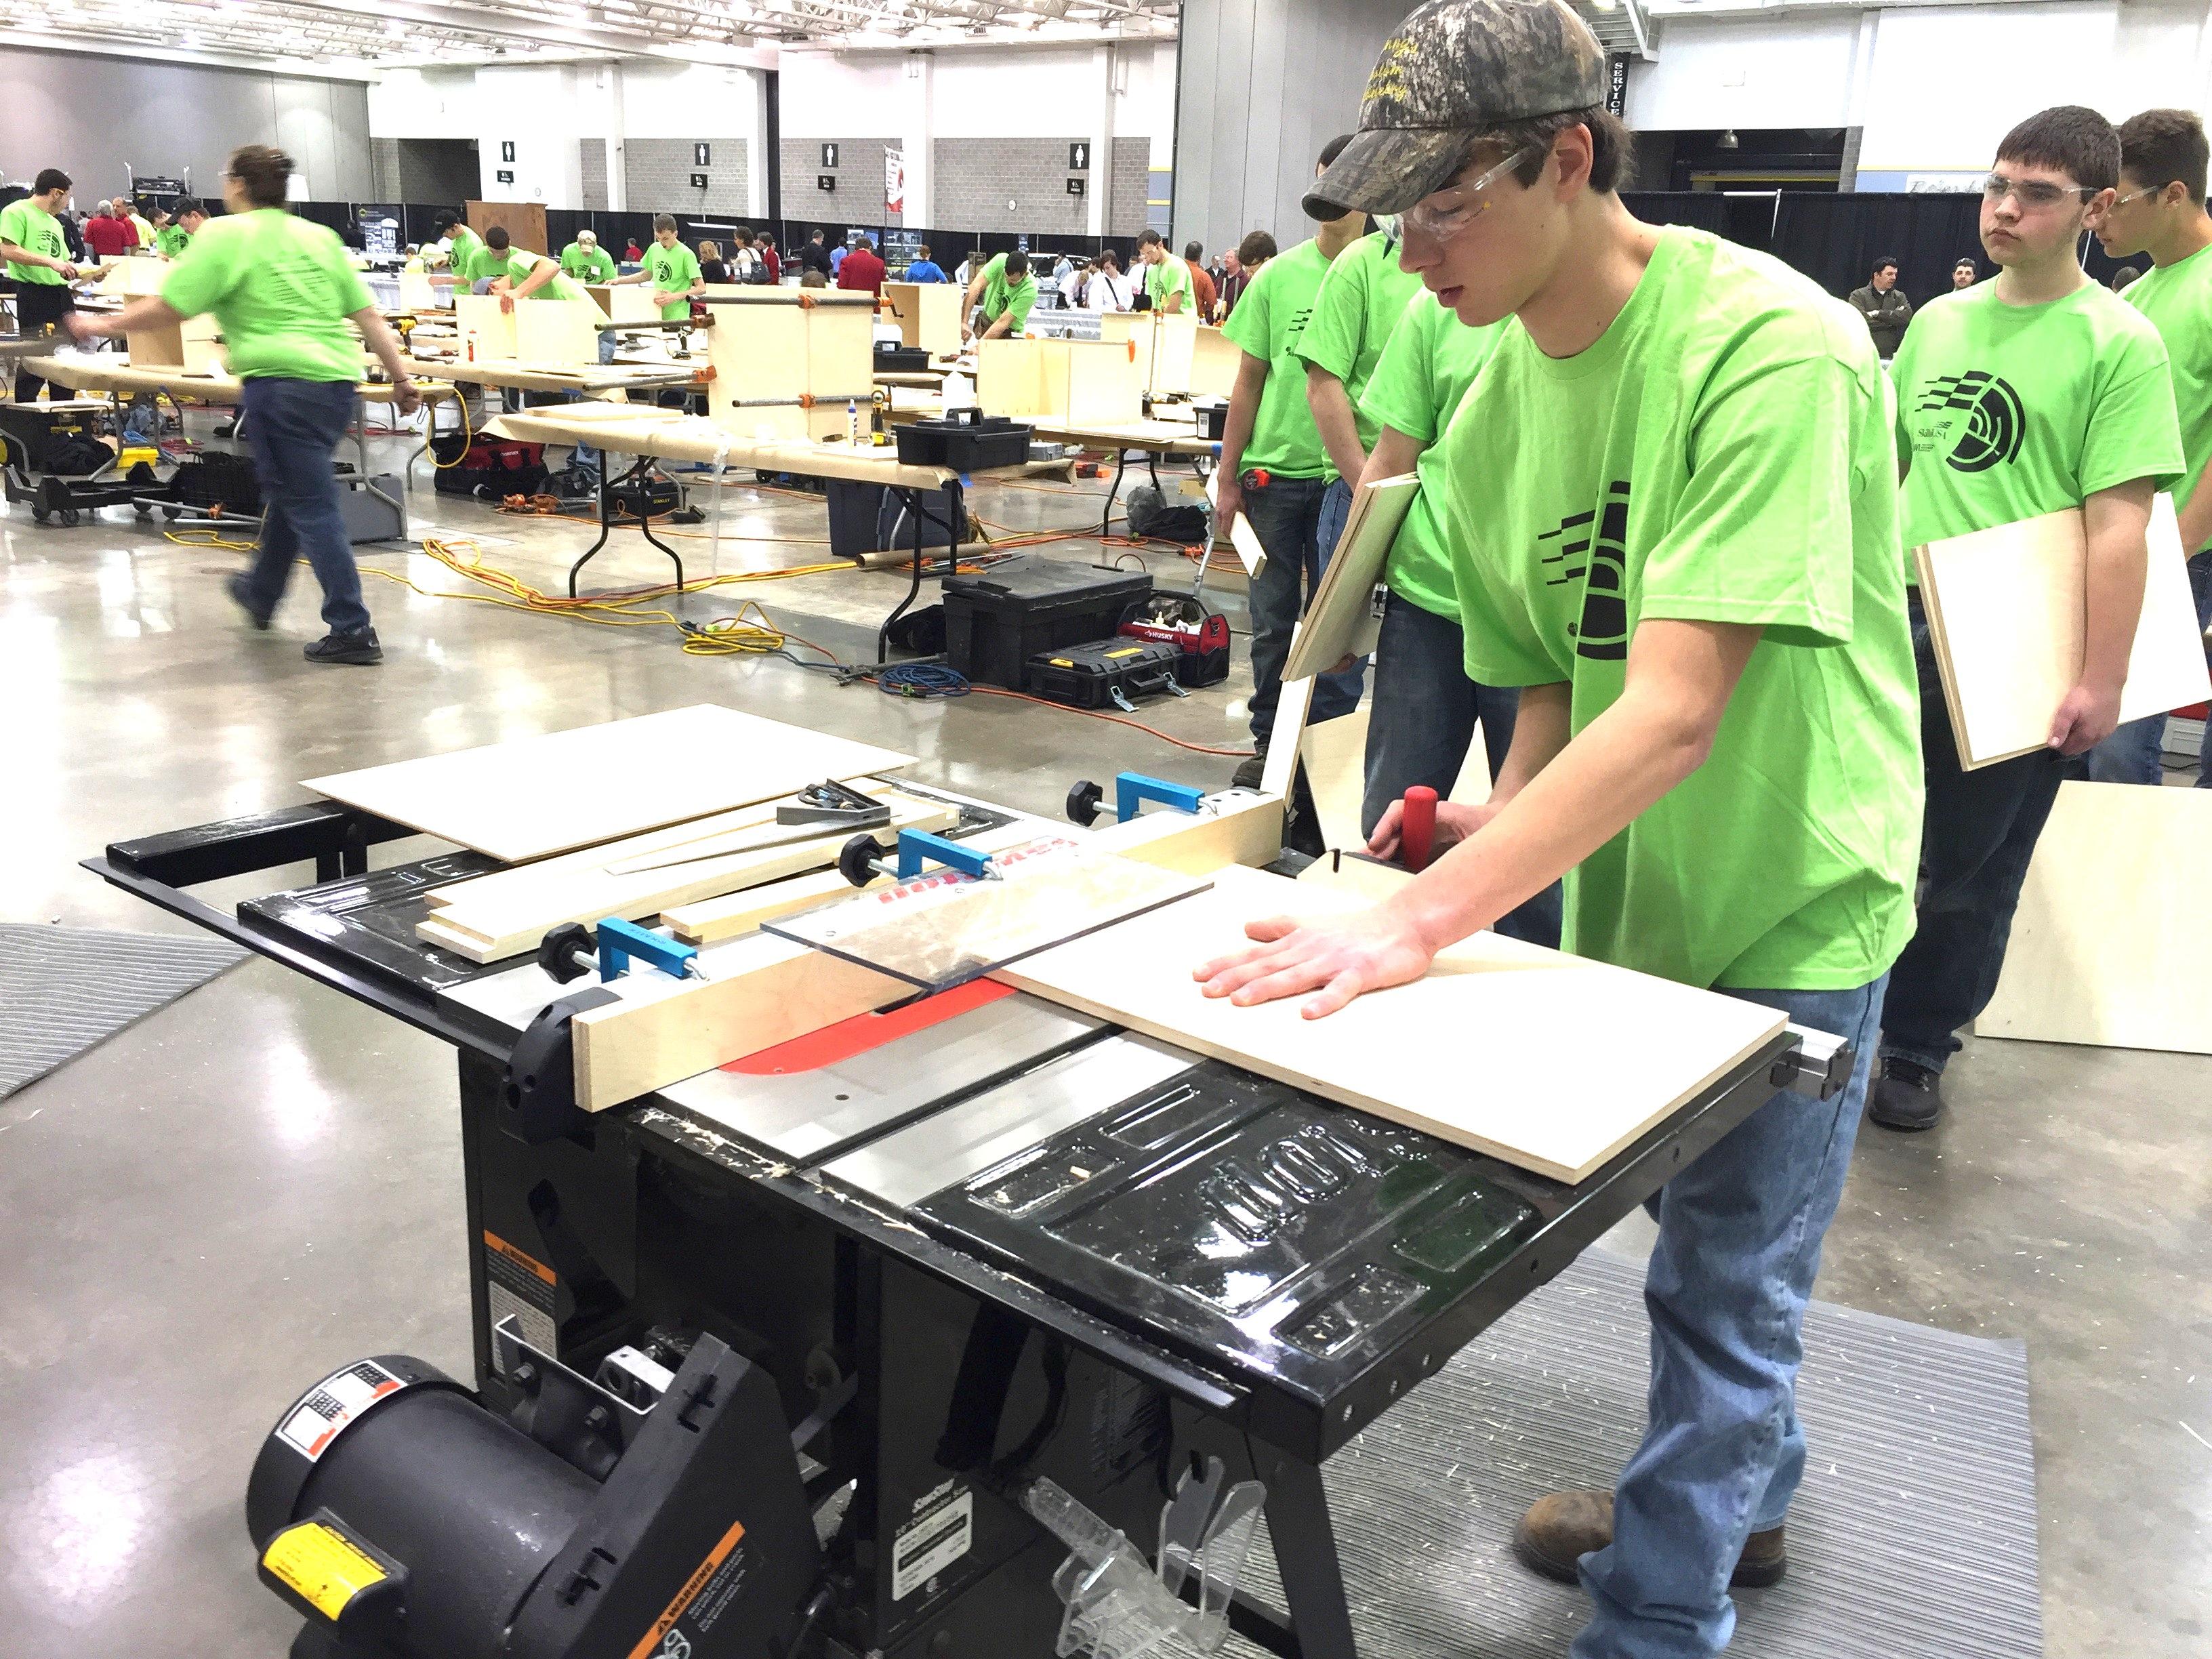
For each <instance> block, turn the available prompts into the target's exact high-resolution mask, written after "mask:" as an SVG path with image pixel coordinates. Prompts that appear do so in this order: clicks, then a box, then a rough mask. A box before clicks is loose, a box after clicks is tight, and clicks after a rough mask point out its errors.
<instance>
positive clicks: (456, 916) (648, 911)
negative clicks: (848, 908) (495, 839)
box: [416, 789, 960, 962]
mask: <svg viewBox="0 0 2212 1659" xmlns="http://www.w3.org/2000/svg"><path fill="white" fill-rule="evenodd" d="M872 793H875V794H876V796H877V798H878V799H881V800H884V801H886V802H887V803H888V804H889V805H890V808H891V821H890V824H889V825H888V826H887V828H888V829H894V830H896V829H949V828H950V827H951V825H952V824H953V823H954V822H955V821H956V820H957V818H958V817H959V816H960V815H959V811H958V809H957V808H955V807H951V806H948V805H945V804H943V803H941V802H939V801H929V800H919V799H914V798H912V797H910V796H906V795H901V794H897V793H893V792H890V791H887V790H883V789H877V790H875V791H873V792H872ZM747 820H749V822H747ZM698 823H699V824H700V825H708V824H711V825H712V826H714V828H713V831H712V833H711V834H710V835H708V836H705V837H702V840H701V843H700V844H702V845H708V846H711V845H712V844H713V843H714V842H716V841H718V840H720V838H722V837H723V836H725V835H726V834H727V832H728V831H729V830H731V829H749V830H758V829H769V828H770V827H771V826H773V825H774V823H775V803H774V802H766V803H763V804H762V805H757V806H752V807H747V808H744V809H741V810H740V811H738V812H731V813H718V814H716V815H715V816H714V817H712V818H706V819H701V820H699V821H698ZM684 827H685V828H687V829H688V828H692V827H694V826H691V825H686V826H684ZM849 839H851V834H850V832H849V831H848V830H844V829H830V830H827V831H824V832H823V833H822V834H820V835H817V836H807V837H805V838H803V839H799V840H793V841H781V840H779V841H777V842H775V843H774V844H773V845H769V846H760V847H753V848H746V849H744V850H742V851H738V852H732V853H726V854H717V855H714V856H710V857H706V858H702V859H697V860H686V861H685V862H684V863H681V864H659V865H656V867H654V868H652V869H648V870H634V871H626V870H624V869H623V868H622V867H621V866H624V865H625V864H628V863H629V862H631V861H633V860H635V859H636V858H637V857H638V856H639V854H640V853H641V850H642V851H648V852H655V853H658V854H659V855H660V856H662V857H666V856H670V855H672V854H681V853H682V852H683V851H684V846H683V845H681V844H678V845H674V846H668V845H664V846H662V847H660V848H644V849H641V845H640V843H639V842H637V841H635V840H629V841H622V842H614V843H612V844H611V846H610V847H608V848H605V849H602V850H603V851H604V853H605V854H606V856H605V860H604V861H594V862H586V864H583V865H581V866H579V865H577V864H576V863H575V862H574V857H573V856H572V858H571V859H570V860H548V861H547V863H546V864H533V865H526V866H522V867H521V868H520V869H516V870H508V871H503V872H500V873H498V874H495V875H489V876H479V877H477V878H476V879H475V880H473V881H466V882H457V883H455V884H453V885H452V886H451V887H445V888H441V889H439V890H437V892H435V894H433V895H432V902H433V905H434V908H433V909H432V911H431V914H430V915H429V916H428V919H426V920H425V921H422V922H421V923H419V924H417V926H416V933H417V934H418V935H420V936H421V937H422V938H423V939H428V941H430V942H431V943H432V944H434V945H441V946H443V947H444V948H445V949H447V950H450V951H457V952H458V953H459V954H460V955H462V956H465V957H468V958H469V959H470V960H471V962H501V961H504V960H505V959H506V958H507V957H511V956H516V955H519V954H520V953H521V952H523V951H531V950H534V949H536V948H537V945H538V940H540V939H543V938H544V936H545V934H546V932H547V930H549V929H550V928H554V927H559V926H560V925H561V924H562V922H564V921H585V922H591V921H600V920H602V919H604V918H605V917H607V916H623V917H626V918H629V919H631V920H635V919H636V918H638V917H640V916H649V915H656V914H658V913H659V912H661V911H663V910H665V909H666V908H668V907H669V906H671V905H680V904H689V903H690V902H693V901H695V900H698V899H705V898H713V897H715V896H719V895H720V894H723V893H732V892H736V891H738V890H741V889H744V888H750V887H757V886H760V885H762V884H764V883H767V882H772V881H781V880H782V879H783V878H785V877H787V876H794V875H798V874H799V873H801V872H805V871H809V870H819V869H821V868H822V867H823V866H825V865H829V864H830V863H833V862H834V861H835V860H836V857H837V854H838V851H839V849H841V848H842V847H843V846H844V844H845V842H847V841H848V840H849ZM585 856H586V858H587V859H589V858H592V857H593V856H595V855H585ZM549 866H559V867H558V868H553V867H549ZM441 900H442V901H443V902H442V903H441V902H439V901H441Z"/></svg>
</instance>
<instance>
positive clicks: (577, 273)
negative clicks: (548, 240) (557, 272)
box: [561, 230, 615, 283]
mask: <svg viewBox="0 0 2212 1659" xmlns="http://www.w3.org/2000/svg"><path fill="white" fill-rule="evenodd" d="M561 271H562V275H563V276H573V277H574V278H575V279H576V280H577V281H578V282H580V283H611V282H612V281H614V279H615V262H614V260H613V259H612V258H610V257H609V256H608V253H607V251H606V249H605V248H603V247H601V246H599V233H598V232H597V231H592V230H580V231H578V232H577V233H576V240H574V241H573V242H571V243H569V244H568V246H566V247H564V248H562V250H561Z"/></svg>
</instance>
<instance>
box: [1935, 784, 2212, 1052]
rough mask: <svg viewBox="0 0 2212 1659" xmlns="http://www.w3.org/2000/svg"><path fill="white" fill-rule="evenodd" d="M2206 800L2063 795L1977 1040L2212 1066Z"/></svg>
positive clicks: (2154, 791)
mask: <svg viewBox="0 0 2212 1659" xmlns="http://www.w3.org/2000/svg"><path fill="white" fill-rule="evenodd" d="M2208 852H2212V790H2207V789H2166V788H2148V787H2142V786H2141V785H2136V784H2122V783H2064V784H2061V785H2060V786H2059V787H2058V799H2057V804H2056V805H2053V806H2052V808H2051V819H2050V822H2049V823H2046V824H2045V826H2044V829H2043V837H2042V839H2041V840H2040V841H2039V842H2036V844H2035V857H2034V860H2033V862H2032V863H2030V864H2029V866H2028V867H2027V883H2026V884H2024V885H2023V886H2022V887H2021V895H2020V908H2019V910H2018V912H2017V913H2015V916H2014V918H2013V925H2012V943H2011V945H2010V947H2009V948H2008V950H2007V951H2006V952H2005V963H2004V973H2003V975H2002V977H2000V978H1999V979H1998V981H1997V988H1996V995H1995V996H1994V997H1992V998H1991V999H1990V1006H1988V1007H1987V1008H1986V1009H1984V1011H1983V1012H1982V1016H1981V1018H1979V1019H1978V1020H1977V1021H1976V1022H1975V1024H1974V1034H1975V1035H1976V1036H1988V1037H2017V1038H2021V1039H2024V1040H2026V1041H2028V1042H2081V1043H2089V1044H2093V1045H2096V1046H2098V1047H2101V1048H2164V1049H2170V1050H2173V1051H2176V1052H2179V1053H2182V1054H2212V880H2208V879H2207V878H2206V868H2205V860H2206V854H2207V853H2208Z"/></svg>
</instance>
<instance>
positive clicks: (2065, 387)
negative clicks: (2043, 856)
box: [1869, 106, 2183, 1129]
mask: <svg viewBox="0 0 2212 1659" xmlns="http://www.w3.org/2000/svg"><path fill="white" fill-rule="evenodd" d="M2119 174H2120V141H2119V137H2118V135H2117V134H2116V133H2115V132H2114V131H2112V125H2111V123H2109V122H2107V121H2106V119H2105V118H2104V117H2103V116H2101V115H2100V114H2098V113H2097V112H2095V111H2094V110H2091V109H2084V108H2081V107H2079V106H2062V107H2059V108H2057V109H2048V110H2045V111H2044V112H2042V113H2041V114H2039V115H2034V116H2031V117H2030V118H2028V119H2027V120H2025V121H2023V122H2021V124H2020V125H2018V126H2016V127H2015V128H2014V129H2013V130H2012V131H2011V132H2010V133H2008V134H2007V135H2006V137H2005V139H2004V142H2003V143H2002V144H2000V145H1999V146H1998V148H1997V159H1996V169H1995V170H1994V171H1993V172H1992V173H1990V176H1989V179H1988V181H1987V184H1986V186H1985V188H1984V191H1983V193H1982V219H1981V228H1982V246H1984V248H1986V249H1987V250H1988V251H1989V255H1990V258H1991V259H1993V260H1995V261H1996V266H1997V274H1996V280H1995V281H1993V282H1988V283H1978V284H1976V285H1975V286H1974V287H1972V288H1971V289H1967V290H1966V291H1965V292H1964V293H1960V294H1948V295H1943V296H1942V297H1941V298H1939V299H1936V300H1933V301H1929V304H1928V305H1927V306H1926V307H1924V308H1923V310H1922V311H1921V313H1920V314H1919V315H1918V316H1917V317H1915V318H1914V319H1912V324H1911V327H1909V328H1907V329H1906V330H1905V343H1904V344H1903V345H1902V346H1900V347H1899V349H1898V353H1897V356H1896V358H1895V360H1894V361H1893V362H1892V363H1891V365H1890V380H1891V382H1892V384H1893V386H1895V387H1896V388H1897V448H1898V460H1899V465H1901V466H1903V467H1904V468H1905V484H1904V488H1903V490H1902V491H1901V492H1900V505H1901V507H1902V510H1903V513H1904V519H1905V526H1904V527H1905V538H1904V545H1905V547H1906V548H1908V549H1910V548H1912V547H1916V546H1918V545H1919V544H1922V543H1923V542H1930V541H1935V540H1936V539H1938V538H1942V537H1948V536H1962V535H1965V534H1966V533H1967V532H1971V531H1976V530H1986V529H1990V528H1992V527H1994V526H1997V525H2002V524H2010V523H2013V522H2015V521H2016V520H2021V519H2031V518H2035V517H2038V516H2039V515H2041V514H2043V513H2057V512H2060V511H2063V510H2064V509H2066V508H2069V507H2079V508H2080V509H2081V514H2082V519H2083V521H2084V524H2085V526H2086V527H2087V532H2088V574H2087V599H2088V614H2087V629H2086V635H2087V637H2086V641H2085V648H2084V651H2083V660H2082V666H2081V680H2080V682H2079V683H2078V684H2076V685H2075V687H2074V689H2073V690H2071V691H2069V692H2068V693H2067V695H2066V698H2065V701H2064V702H2062V703H2061V704H2060V705H2059V708H2058V713H2057V716H2056V717H2055V718H2054V719H2053V720H2052V721H2051V732H2050V736H2049V738H2048V740H2047V744H2046V746H2045V748H2043V749H2040V750H2037V751H2036V752H2035V753H2033V754H2030V755H2021V756H2017V757H2015V758H2014V759H2011V760H2008V761H2001V762H1999V763H1996V765H1994V766H1984V767H1980V768H1978V769H1975V770H1973V771H1971V772H1969V771H1966V770H1964V769H1961V768H1960V764H1959V757H1958V751H1957V750H1956V748H1955V747H1954V744H1953V740H1952V734H1951V721H1950V717H1949V715H1948V713H1947V712H1946V709H1945V704H1944V700H1943V688H1942V680H1941V678H1939V677H1938V674H1937V672H1936V659H1935V653H1934V651H1933V649H1932V648H1931V647H1930V644H1929V637H1928V630H1927V627H1926V623H1925V622H1924V620H1923V617H1922V615H1921V612H1920V608H1919V603H1918V601H1919V594H1918V592H1917V590H1916V592H1914V594H1913V599H1914V609H1913V632H1914V641H1915V646H1916V648H1917V653H1918V659H1919V675H1920V698H1921V721H1920V740H1921V746H1922V748H1923V750H1924V751H1925V753H1926V756H1927V784H1928V816H1927V822H1926V825H1925V827H1924V829H1923V834H1922V843H1921V854H1920V861H1921V867H1922V870H1923V873H1924V875H1925V878H1926V879H1925V881H1924V883H1923V885H1922V889H1921V894H1920V906H1919V930H1918V932H1917V933H1916V934H1915V935H1914V937H1913V940H1912V943H1911V945H1908V946H1907V947H1906V948H1905V953H1904V955H1903V956H1901V957H1899V958H1898V963H1897V968H1896V970H1895V971H1894V972H1893V974H1892V975H1890V981H1889V994H1888V1000H1887V1002H1886V1003H1885V1004H1884V1006H1883V1008H1882V1016H1881V1024H1882V1034H1881V1059H1882V1075H1881V1080H1880V1081H1879V1082H1877V1083H1876V1084H1875V1090H1874V1100H1873V1103H1872V1105H1871V1106H1870V1107H1869V1116H1871V1117H1872V1118H1873V1119H1874V1121H1875V1122H1877V1123H1880V1124H1882V1125H1884V1126H1885V1127H1889V1128H1893V1129H1925V1128H1929V1127H1932V1126H1933V1125H1934V1124H1935V1123H1936V1121H1937V1120H1938V1119H1939V1118H1940V1117H1941V1115H1942V1108H1943V1099H1942V1091H1941V1088H1940V1086H1939V1085H1940V1082H1941V1079H1942V1074H1943V1068H1944V1066H1945V1065H1946V1064H1947V1063H1948V1061H1949V1060H1950V1058H1951V1056H1952V1055H1953V1054H1955V1053H1957V1052H1958V1049H1959V1046H1960V1045H1959V1039H1958V1037H1957V1036H1956V1033H1957V1032H1959V1031H1960V1030H1964V1029H1965V1028H1966V1027H1967V1026H1968V1025H1971V1024H1972V1023H1973V1020H1974V1017H1975V1016H1976V1015H1977V1014H1978V1013H1980V1012H1981V1011H1982V1009H1983V1007H1984V1006H1986V1005H1987V1003H1988V1002H1989V1000H1990V994H1992V993H1993V992H1994V991H1995V990H1996V983H1997V974H1998V971H1999V970H2000V969H2002V967H2003V965H2004V955H2005V945H2006V942H2007V940H2008V939H2009V937H2010V935H2011V933H2012V917H2013V910H2014V908H2015V906H2016V905H2017V904H2018V903H2019V902H2020V889H2021V881H2022V880H2023V879H2025V878H2026V877H2027V865H2028V860H2029V858H2030V857H2031V856H2032V855H2033V853H2034V851H2035V843H2036V840H2037V838H2038V837H2039V836H2041V835H2042V833H2043V824H2044V820H2045V818H2046V817H2049V815H2050V812H2051V803H2052V802H2053V801H2054V800H2056V799H2057V794H2058V785H2059V781H2060V780H2061V779H2062V778H2063V777H2064V776H2065V775H2067V774H2068V773H2069V772H2070V771H2073V770H2075V768H2074V767H2072V766H2070V765H2069V759H2070V757H2074V756H2076V755H2081V754H2083V753H2085V752H2086V751H2087V750H2089V749H2090V748H2092V747H2093V745H2095V744H2098V743H2100V742H2102V741H2103V740H2104V739H2105V738H2108V737H2110V736H2111V735H2112V731H2113V727H2114V724H2115V722H2116V721H2117V720H2118V714H2119V706H2120V688H2121V684H2122V683H2123V682H2124V680H2125V679H2126V678H2127V670H2128V653H2129V651H2130V647H2132V646H2133V644H2134V641H2135V632H2136V620H2137V618H2138V617H2139V616H2140V614H2141V612H2142V594H2143V573H2144V568H2145V562H2146V559H2147V556H2148V555H2147V551H2146V548H2145V544H2144V531H2145V528H2146V526H2148V524H2149V521H2150V508H2151V496H2152V494H2153V492H2154V491H2155V490H2158V489H2162V488H2164V487H2165V486H2166V484H2167V483H2170V482H2172V480H2173V479H2174V478H2175V477H2178V476H2179V474H2180V473H2181V471H2182V466H2183V451H2182V447H2181V433H2180V428H2179V425H2178V424H2177V422H2176V421H2175V418H2174V406H2173V377H2172V374H2171V373H2170V372H2169V370H2168V368H2167V364H2166V347H2165V345H2164V344H2163V343H2161V342H2160V339H2159V336H2158V331H2157V330H2156V329H2155V328H2154V327H2153V326H2152V325H2151V324H2150V323H2149V321H2148V319H2145V318H2144V316H2143V315H2142V313H2141V312H2139V311H2137V310H2136V308H2135V307H2133V306H2131V305H2130V304H2129V303H2128V302H2127V301H2125V300H2124V299H2122V298H2121V297H2120V296H2119V295H2117V294H2114V293H2113V292H2112V290H2111V289H2107V288H2106V287H2105V285H2104V284H2103V283H2098V282H2094V281H2093V280H2092V279H2091V278H2090V276H2089V274H2088V272H2087V271H2085V270H2082V269H2081V258H2080V257H2079V255H2078V253H2077V252H2076V251H2075V250H2076V245H2077V244H2078V242H2079V241H2080V239H2081V233H2082V231H2083V230H2084V229H2086V228H2090V227H2093V226H2094V225H2095V224H2097V223H2098V222H2099V221H2100V219H2101V218H2102V217H2103V216H2104V214H2105V212H2106V210H2107V209H2108V208H2109V207H2110V205H2111V204H2112V199H2113V197H2114V196H2115V195H2116V193H2117V191H2116V190H2115V186H2116V185H2118V182H2119Z"/></svg>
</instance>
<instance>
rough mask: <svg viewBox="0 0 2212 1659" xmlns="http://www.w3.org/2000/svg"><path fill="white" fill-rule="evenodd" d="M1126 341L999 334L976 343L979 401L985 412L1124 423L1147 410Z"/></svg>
mask: <svg viewBox="0 0 2212 1659" xmlns="http://www.w3.org/2000/svg"><path fill="white" fill-rule="evenodd" d="M1144 395H1145V388H1144V380H1143V374H1142V370H1141V367H1140V365H1139V363H1138V362H1137V356H1136V348H1135V346H1134V345H1133V344H1132V343H1129V342H1128V341H1126V340H1123V341H1116V342H1104V341H1098V340H1048V339H1035V340H1032V339H1024V338H1017V339H998V340H984V341H981V342H980V343H978V345H977V348H976V356H975V401H976V404H978V406H979V407H981V409H982V410H983V412H984V413H985V414H987V415H1003V416H1009V417H1010V418H1012V419H1014V420H1022V421H1043V422H1053V423H1055V424H1058V425H1061V426H1120V425H1122V424H1124V423H1126V422H1130V421H1135V420H1139V419H1140V418H1141V417H1142V416H1143V415H1144Z"/></svg>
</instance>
